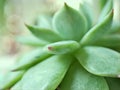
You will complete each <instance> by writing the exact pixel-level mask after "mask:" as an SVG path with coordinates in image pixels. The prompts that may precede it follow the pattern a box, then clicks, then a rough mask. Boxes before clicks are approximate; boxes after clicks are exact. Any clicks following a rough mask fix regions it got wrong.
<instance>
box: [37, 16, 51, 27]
mask: <svg viewBox="0 0 120 90" xmlns="http://www.w3.org/2000/svg"><path fill="white" fill-rule="evenodd" d="M36 25H37V26H39V27H40V28H46V29H52V15H40V16H39V17H38V18H37V21H36Z"/></svg>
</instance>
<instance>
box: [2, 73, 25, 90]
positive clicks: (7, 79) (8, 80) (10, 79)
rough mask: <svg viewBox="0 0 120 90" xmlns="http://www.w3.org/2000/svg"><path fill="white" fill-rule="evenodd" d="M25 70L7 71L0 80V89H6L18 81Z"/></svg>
mask: <svg viewBox="0 0 120 90" xmlns="http://www.w3.org/2000/svg"><path fill="white" fill-rule="evenodd" d="M24 72H25V71H18V72H9V73H8V74H6V75H5V76H4V79H3V81H2V82H0V90H6V89H9V88H11V87H12V86H13V85H14V84H15V83H16V82H18V81H19V80H20V79H21V77H22V76H23V74H24Z"/></svg>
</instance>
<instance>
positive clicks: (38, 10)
mask: <svg viewBox="0 0 120 90" xmlns="http://www.w3.org/2000/svg"><path fill="white" fill-rule="evenodd" d="M85 1H86V2H87V4H89V5H90V8H91V10H92V11H93V13H94V14H95V17H93V20H94V22H95V21H96V20H97V17H98V16H99V13H100V10H101V8H100V6H99V5H100V2H101V0H0V78H2V76H3V75H4V74H5V73H6V72H7V71H8V70H9V68H10V67H12V66H13V65H14V64H15V62H16V61H17V60H18V58H20V57H21V56H22V55H24V54H25V53H27V52H29V51H30V50H31V49H34V48H36V47H37V46H35V45H34V44H33V42H31V41H29V39H30V38H32V39H31V40H36V42H37V41H38V40H37V39H36V38H35V37H30V34H31V33H30V32H29V30H27V28H26V27H25V24H37V25H39V26H40V27H46V28H47V27H48V28H52V27H51V25H50V23H51V19H52V17H53V15H54V13H55V12H56V11H57V10H59V9H60V8H61V7H62V6H63V5H64V3H65V2H66V3H67V4H68V5H69V6H72V7H73V8H75V9H77V10H78V9H79V5H80V3H84V2H85ZM105 1H106V0H105ZM114 11H115V15H114V22H116V23H118V24H120V0H114ZM48 21H49V22H48ZM44 23H45V24H44ZM21 36H23V37H25V39H24V40H23V37H21ZM26 41H27V42H26ZM24 44H26V45H24ZM27 44H30V45H27Z"/></svg>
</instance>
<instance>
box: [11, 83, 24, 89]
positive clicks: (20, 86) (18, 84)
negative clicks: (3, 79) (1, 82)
mask: <svg viewBox="0 0 120 90" xmlns="http://www.w3.org/2000/svg"><path fill="white" fill-rule="evenodd" d="M10 90H22V83H21V81H19V82H17V83H16V84H15V85H14V86H13V87H12V88H11V89H10Z"/></svg>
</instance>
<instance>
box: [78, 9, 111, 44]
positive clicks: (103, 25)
mask: <svg viewBox="0 0 120 90" xmlns="http://www.w3.org/2000/svg"><path fill="white" fill-rule="evenodd" d="M112 20H113V11H111V12H110V13H109V14H108V15H107V16H106V17H105V19H104V20H103V21H102V22H100V23H98V24H96V25H95V26H94V27H93V28H91V29H90V30H89V31H88V32H87V33H86V34H85V35H84V37H83V38H82V40H81V42H80V43H81V44H82V45H90V44H93V43H95V42H96V41H97V40H99V39H100V38H101V37H103V36H105V35H106V34H107V33H108V31H109V29H110V27H111V23H112Z"/></svg>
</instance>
